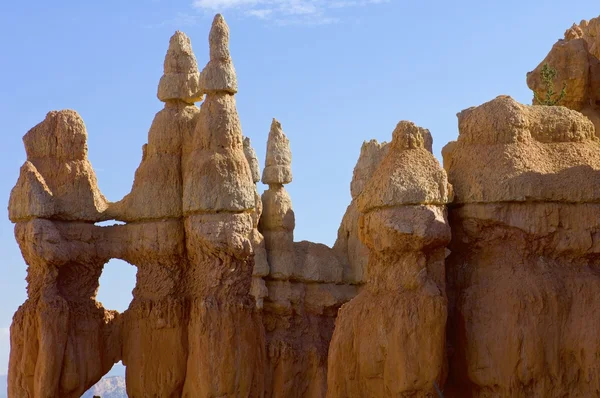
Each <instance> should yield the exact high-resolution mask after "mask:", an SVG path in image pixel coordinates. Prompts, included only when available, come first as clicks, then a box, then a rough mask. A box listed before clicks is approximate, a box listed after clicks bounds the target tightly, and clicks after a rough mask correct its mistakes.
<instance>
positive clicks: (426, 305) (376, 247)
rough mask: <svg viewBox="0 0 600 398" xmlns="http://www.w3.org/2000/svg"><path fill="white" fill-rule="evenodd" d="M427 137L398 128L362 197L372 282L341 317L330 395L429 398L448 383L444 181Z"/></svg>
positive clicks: (406, 127) (362, 226) (330, 372)
mask: <svg viewBox="0 0 600 398" xmlns="http://www.w3.org/2000/svg"><path fill="white" fill-rule="evenodd" d="M425 132H427V133H425ZM426 134H428V131H427V130H425V129H422V128H419V127H417V126H415V125H414V124H412V123H410V122H400V123H399V124H398V126H397V127H396V129H395V130H394V133H393V137H392V142H391V143H390V147H389V150H388V152H387V154H386V155H385V157H384V159H383V160H382V161H381V163H380V165H379V167H378V168H377V170H376V171H375V172H374V174H373V177H372V178H371V179H370V180H369V182H368V183H367V185H366V187H365V188H364V190H363V191H362V193H361V194H360V196H359V198H358V208H359V210H360V211H361V213H363V214H362V215H361V217H360V220H359V228H360V229H359V236H360V238H361V240H362V241H363V243H365V245H366V246H367V247H368V249H369V265H368V281H367V284H366V286H365V288H364V289H363V290H361V291H360V293H359V294H358V295H357V296H356V297H355V298H353V299H352V300H351V301H350V302H348V303H347V304H345V305H344V306H343V307H342V309H341V310H340V313H339V314H338V317H337V320H336V326H335V331H334V334H333V337H332V340H331V345H330V347H329V357H328V375H327V385H328V390H327V396H328V397H397V396H408V395H411V396H428V395H432V394H434V393H435V388H434V383H436V382H437V383H438V384H441V385H443V381H444V378H445V328H446V316H447V305H446V293H445V276H444V254H445V253H444V252H445V248H444V246H445V245H446V244H447V243H448V242H449V240H450V228H449V226H448V222H447V219H446V210H445V207H444V204H445V203H446V202H447V201H448V199H449V197H448V182H447V179H446V174H445V172H444V171H443V170H442V169H441V168H440V166H439V164H438V163H437V161H436V160H435V158H434V157H433V155H432V154H431V152H430V151H428V150H427V149H425V147H424V146H425V139H424V138H425V135H426ZM419 201H421V202H420V203H419ZM374 331H375V332H374Z"/></svg>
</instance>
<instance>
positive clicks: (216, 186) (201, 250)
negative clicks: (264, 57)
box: [183, 15, 265, 397]
mask: <svg viewBox="0 0 600 398" xmlns="http://www.w3.org/2000/svg"><path fill="white" fill-rule="evenodd" d="M228 43H229V28H228V27H227V25H226V24H225V21H224V19H223V17H221V15H217V16H216V17H215V20H214V22H213V26H212V29H211V33H210V40H209V45H210V61H209V63H208V65H207V67H206V68H205V69H204V71H203V72H202V78H201V81H202V82H203V90H205V92H206V93H207V96H206V99H205V101H204V103H203V104H202V106H201V109H200V116H199V118H198V122H197V124H196V129H195V131H194V136H193V139H192V141H191V142H190V143H188V145H187V148H189V152H187V153H184V168H183V181H184V183H183V211H184V216H185V222H184V223H185V224H184V229H185V235H186V249H187V255H188V261H189V268H188V269H187V271H186V274H185V278H186V288H187V293H188V295H189V297H190V300H191V302H190V315H189V323H188V335H187V341H188V357H189V359H188V363H187V371H186V382H185V385H184V389H183V395H184V396H190V397H191V396H197V397H220V396H249V397H255V396H262V393H263V390H264V368H265V340H264V330H263V327H262V321H261V318H260V316H259V314H258V313H257V312H256V311H254V308H255V301H254V299H253V298H252V297H251V296H250V286H251V282H252V272H253V267H254V258H253V255H252V254H253V250H252V242H251V241H250V236H251V233H252V231H253V229H254V228H255V227H254V222H253V220H252V212H254V210H255V206H256V199H255V184H254V181H253V178H252V171H251V169H250V166H249V163H248V161H247V159H246V156H245V154H244V147H243V137H242V131H241V126H240V121H239V117H238V114H237V111H236V107H235V98H234V96H233V93H234V92H235V90H232V88H231V85H230V83H231V82H234V81H235V80H236V78H235V71H234V69H233V66H232V63H231V59H230V58H229V44H228ZM241 358H244V359H243V363H244V366H239V364H240V360H241Z"/></svg>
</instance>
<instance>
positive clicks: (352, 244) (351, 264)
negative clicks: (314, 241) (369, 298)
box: [333, 140, 389, 284]
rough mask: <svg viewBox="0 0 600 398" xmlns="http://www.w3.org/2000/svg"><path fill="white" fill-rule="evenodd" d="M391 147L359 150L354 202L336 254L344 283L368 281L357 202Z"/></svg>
mask: <svg viewBox="0 0 600 398" xmlns="http://www.w3.org/2000/svg"><path fill="white" fill-rule="evenodd" d="M388 149H389V144H388V143H386V142H383V143H381V144H380V143H379V142H377V140H371V141H368V142H367V141H365V142H363V144H362V147H361V148H360V156H359V157H358V161H357V162H356V166H354V172H353V175H352V182H351V183H350V193H351V194H352V202H351V203H350V205H349V206H348V208H347V209H346V213H344V217H343V218H342V223H341V224H340V227H339V229H338V236H337V239H336V241H335V244H334V245H333V250H334V251H335V252H336V254H337V255H338V258H339V259H340V261H341V262H342V264H343V267H344V271H343V280H344V281H345V282H348V283H357V284H360V283H364V282H365V281H366V273H367V272H366V270H367V263H368V260H369V250H368V249H367V247H366V246H365V245H364V244H363V243H362V242H361V241H360V239H359V237H358V218H359V216H360V213H359V211H358V207H357V204H356V202H357V201H356V198H357V197H358V196H359V195H360V193H361V192H362V191H363V189H364V188H365V185H366V184H367V183H368V182H369V180H370V179H371V177H373V173H375V171H376V170H377V168H378V167H379V164H380V163H381V160H382V159H383V158H384V156H385V155H386V154H387V151H388Z"/></svg>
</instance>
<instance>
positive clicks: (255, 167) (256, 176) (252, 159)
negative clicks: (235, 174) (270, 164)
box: [244, 137, 260, 183]
mask: <svg viewBox="0 0 600 398" xmlns="http://www.w3.org/2000/svg"><path fill="white" fill-rule="evenodd" d="M244 155H246V160H247V161H248V165H249V166H250V171H251V172H252V181H254V182H255V183H257V182H259V181H260V166H259V164H258V158H257V157H256V152H255V151H254V148H252V144H250V138H248V137H244Z"/></svg>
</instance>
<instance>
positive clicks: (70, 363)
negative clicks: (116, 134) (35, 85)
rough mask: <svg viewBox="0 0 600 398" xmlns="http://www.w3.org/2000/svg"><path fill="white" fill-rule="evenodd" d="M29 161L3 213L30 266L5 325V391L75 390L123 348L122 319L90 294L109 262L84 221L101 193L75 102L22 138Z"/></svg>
mask: <svg viewBox="0 0 600 398" xmlns="http://www.w3.org/2000/svg"><path fill="white" fill-rule="evenodd" d="M23 141H24V143H25V149H26V152H27V161H26V162H25V164H24V165H23V167H22V168H21V175H20V177H19V180H18V182H17V185H16V186H15V188H14V189H13V190H12V192H11V195H10V201H9V217H10V219H11V221H13V222H14V223H16V225H15V236H16V238H17V242H18V243H19V247H20V248H21V252H22V253H23V257H24V259H25V261H26V263H27V265H28V267H27V284H28V286H27V294H28V298H27V301H26V302H25V303H24V304H23V305H22V306H21V307H19V309H18V310H17V312H16V314H15V316H14V318H13V323H12V325H11V331H10V336H11V353H10V363H9V375H8V385H9V396H11V397H48V398H50V397H65V398H69V397H73V398H76V397H79V396H81V394H83V393H84V392H85V391H86V390H87V389H88V388H90V387H91V386H92V385H93V384H94V383H96V382H97V381H98V380H100V378H101V377H102V376H103V375H104V374H105V373H106V372H108V371H109V370H110V368H111V367H112V365H113V364H114V363H115V362H117V361H118V360H119V358H120V354H121V346H120V343H121V341H120V336H119V327H120V324H121V322H120V318H119V315H118V314H117V313H116V312H113V311H107V310H105V309H104V308H103V307H102V305H101V304H100V303H98V302H97V301H96V300H95V297H96V292H97V289H98V278H99V277H100V273H101V272H102V268H103V265H104V263H105V262H106V261H108V259H109V257H107V255H106V253H103V251H102V250H95V248H94V238H93V236H91V233H90V225H93V222H95V221H98V220H100V219H101V218H102V212H103V211H104V210H105V208H106V200H105V199H104V197H103V196H102V194H101V193H100V192H99V190H98V187H97V184H96V177H95V174H94V171H93V169H92V167H91V165H90V163H89V161H88V158H87V133H86V129H85V125H84V124H83V121H82V120H81V118H80V117H79V115H78V114H77V113H76V112H74V111H61V112H50V113H48V115H47V116H46V119H45V120H44V121H43V122H41V123H40V124H38V125H37V126H35V127H34V128H33V129H31V130H30V131H29V132H28V133H27V134H26V135H25V137H24V138H23Z"/></svg>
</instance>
